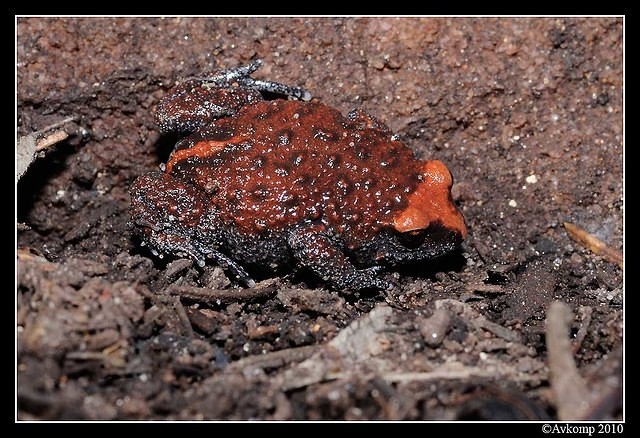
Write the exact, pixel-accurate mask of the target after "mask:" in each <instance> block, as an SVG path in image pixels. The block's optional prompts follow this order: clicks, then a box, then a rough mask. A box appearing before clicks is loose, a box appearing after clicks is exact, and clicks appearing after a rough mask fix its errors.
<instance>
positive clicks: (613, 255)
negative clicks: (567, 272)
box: [564, 222, 624, 269]
mask: <svg viewBox="0 0 640 438" xmlns="http://www.w3.org/2000/svg"><path fill="white" fill-rule="evenodd" d="M564 228H565V229H566V230H567V233H568V234H569V236H570V237H571V238H572V239H574V240H576V241H577V242H579V243H581V244H582V245H584V246H586V247H587V248H588V249H589V250H590V251H592V252H594V253H595V254H599V255H601V256H603V257H604V258H606V259H607V260H609V261H610V262H612V263H616V264H617V265H618V266H620V269H623V267H624V266H623V263H624V260H623V254H622V251H618V250H617V249H614V248H611V247H610V246H609V245H607V244H606V243H604V242H603V241H602V240H600V239H598V238H597V237H596V236H594V235H593V234H591V233H588V232H587V231H586V230H583V229H582V228H580V227H579V226H577V225H574V224H572V223H570V222H565V223H564Z"/></svg>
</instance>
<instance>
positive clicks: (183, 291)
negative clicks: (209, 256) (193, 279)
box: [167, 286, 276, 304]
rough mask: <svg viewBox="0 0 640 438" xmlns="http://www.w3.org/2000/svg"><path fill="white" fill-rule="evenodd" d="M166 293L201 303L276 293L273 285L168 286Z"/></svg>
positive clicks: (253, 297)
mask: <svg viewBox="0 0 640 438" xmlns="http://www.w3.org/2000/svg"><path fill="white" fill-rule="evenodd" d="M167 293H169V294H172V295H178V296H179V297H180V298H188V299H190V300H195V301H199V302H203V303H214V304H227V303H233V302H237V301H253V300H258V299H261V298H268V297H270V296H272V295H274V294H275V293H276V289H275V288H273V287H263V288H252V289H237V290H226V289H209V288H206V287H193V286H170V287H168V288H167Z"/></svg>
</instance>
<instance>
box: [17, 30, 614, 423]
mask: <svg viewBox="0 0 640 438" xmlns="http://www.w3.org/2000/svg"><path fill="white" fill-rule="evenodd" d="M16 32H17V47H16V50H17V67H16V75H17V76H16V80H17V108H16V111H17V137H16V145H17V147H16V216H17V217H16V219H17V231H16V239H17V242H16V243H17V247H16V260H17V262H16V420H17V421H24V420H417V421H423V420H424V421H431V420H451V421H461V420H488V421H503V420H522V421H534V420H536V421H537V420H548V421H554V420H559V421H568V420H585V419H588V420H624V419H625V409H624V404H623V395H624V379H623V374H624V310H623V309H624V306H623V303H624V272H623V262H622V254H623V247H624V229H623V223H624V208H623V202H624V195H623V190H624V183H623V172H624V161H623V159H624V156H623V147H624V145H623V85H624V84H623V34H624V20H623V17H595V18H577V17H572V18H556V17H542V18H516V17H513V18H509V17H503V18H486V17H479V18H453V17H452V18H446V17H436V18H430V17H404V18H394V17H378V18H374V17H363V18H355V17H354V18H338V17H331V18H322V17H307V18H305V17H299V18H288V17H276V18H260V17H251V18H241V17H227V18H215V17H202V18H186V17H167V18H160V17H158V18H153V17H144V18H133V17H117V18H97V17H95V18H92V17H85V18H73V17H66V18H54V17H45V18H41V17H16ZM256 58H261V59H263V60H264V66H263V67H262V68H261V69H260V70H259V71H257V72H256V74H255V77H258V78H261V79H270V80H274V81H279V82H283V83H287V84H292V85H298V86H302V87H304V88H306V89H307V90H309V91H310V92H311V93H312V94H313V96H314V97H316V98H318V99H321V100H322V101H324V102H325V103H328V104H330V105H332V106H334V107H336V108H337V109H339V110H340V111H341V112H343V113H344V114H346V113H347V112H348V111H350V110H351V109H353V108H362V109H364V110H366V111H368V112H370V113H371V114H373V115H374V116H376V117H377V118H379V119H381V120H382V121H384V122H385V123H386V124H388V125H389V127H390V128H391V129H392V130H393V131H394V132H396V133H397V134H398V135H399V137H400V139H401V140H402V141H403V142H404V143H405V144H406V145H408V146H409V147H411V148H412V149H413V150H414V151H415V153H416V155H417V156H419V157H421V158H437V159H440V160H442V161H443V162H445V163H446V165H447V166H448V167H449V169H450V170H451V172H452V174H453V175H454V179H455V185H454V187H453V195H454V199H455V201H456V203H457V205H458V206H459V207H460V209H461V211H462V212H463V214H464V216H465V219H466V222H467V225H468V229H469V235H468V238H467V240H466V241H465V243H464V244H463V246H462V248H460V250H459V251H456V252H455V253H453V254H450V255H448V256H446V257H443V258H441V259H439V260H437V261H433V262H431V263H424V264H414V265H409V266H406V267H403V268H399V269H395V270H389V271H387V272H384V273H383V275H384V276H385V278H387V279H389V280H390V281H392V282H393V283H394V288H393V289H392V290H390V291H384V292H371V293H360V294H355V295H349V294H343V293H341V292H340V291H332V290H330V289H328V288H327V287H326V286H325V285H323V284H321V283H319V282H317V281H315V280H314V279H313V278H311V277H310V276H309V275H307V274H305V272H303V271H296V272H292V273H291V274H289V275H285V276H282V277H264V278H259V279H258V280H259V281H258V283H257V285H256V286H255V287H254V288H250V289H245V288H243V287H242V285H240V284H238V283H236V282H235V281H234V280H233V278H227V276H226V274H225V272H224V271H223V270H221V269H220V268H219V267H217V266H215V265H214V264H208V265H207V266H205V267H204V268H200V267H198V266H197V265H196V264H194V263H193V262H192V261H190V260H186V259H165V260H160V259H158V258H157V257H154V256H153V255H152V254H150V253H149V252H148V251H147V250H145V248H144V247H142V246H141V245H140V242H139V241H137V240H136V239H134V238H132V235H131V229H130V228H129V227H128V226H127V222H128V221H129V213H128V206H129V194H128V188H129V186H130V184H131V183H132V182H133V180H134V179H135V178H136V177H137V176H138V175H141V174H142V173H144V172H147V171H150V170H153V169H157V168H158V166H159V165H160V164H161V163H163V162H164V161H166V159H167V157H168V154H169V152H170V151H171V147H172V145H173V143H172V142H173V141H175V139H167V138H166V137H163V136H161V135H160V134H159V132H158V128H157V127H156V126H155V125H154V122H153V120H152V117H151V110H152V108H153V107H154V105H155V104H156V103H157V102H158V100H159V98H160V97H161V96H163V95H164V93H165V92H166V91H167V89H168V88H169V87H170V86H171V85H172V84H174V83H175V81H176V80H179V79H180V78H183V77H187V76H191V75H195V74H199V73H202V72H204V71H208V70H212V69H215V68H218V67H233V66H238V65H241V64H245V63H247V62H248V61H250V60H253V59H256Z"/></svg>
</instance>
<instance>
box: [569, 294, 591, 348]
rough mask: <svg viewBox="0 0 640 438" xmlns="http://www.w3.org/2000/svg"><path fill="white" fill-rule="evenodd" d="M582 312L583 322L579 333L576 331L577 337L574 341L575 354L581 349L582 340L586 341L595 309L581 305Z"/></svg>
mask: <svg viewBox="0 0 640 438" xmlns="http://www.w3.org/2000/svg"><path fill="white" fill-rule="evenodd" d="M580 313H581V314H582V324H581V325H580V328H579V329H578V333H576V337H575V338H574V339H573V342H572V345H573V353H574V354H575V353H577V352H578V350H580V346H582V341H584V338H585V336H586V335H587V331H588V329H589V324H591V314H592V313H593V309H592V308H591V307H589V306H580Z"/></svg>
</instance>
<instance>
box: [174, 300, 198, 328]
mask: <svg viewBox="0 0 640 438" xmlns="http://www.w3.org/2000/svg"><path fill="white" fill-rule="evenodd" d="M171 301H172V303H171V304H172V305H173V309H174V310H175V311H176V315H178V320H179V321H180V324H181V325H182V329H183V330H184V332H183V333H184V335H185V336H187V337H189V338H192V337H193V336H194V333H193V327H192V326H191V321H190V320H189V316H187V312H186V311H185V310H184V307H183V306H182V303H181V302H180V297H173V299H172V300H171Z"/></svg>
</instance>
